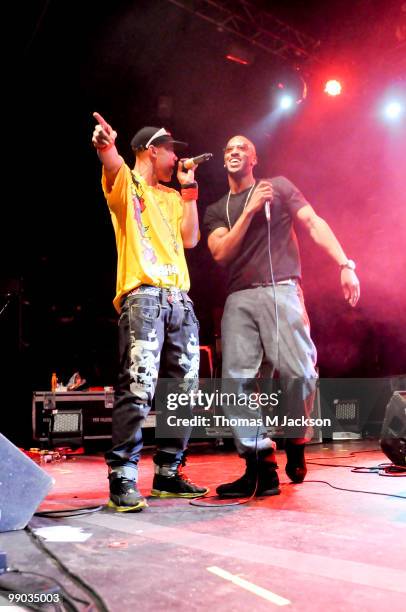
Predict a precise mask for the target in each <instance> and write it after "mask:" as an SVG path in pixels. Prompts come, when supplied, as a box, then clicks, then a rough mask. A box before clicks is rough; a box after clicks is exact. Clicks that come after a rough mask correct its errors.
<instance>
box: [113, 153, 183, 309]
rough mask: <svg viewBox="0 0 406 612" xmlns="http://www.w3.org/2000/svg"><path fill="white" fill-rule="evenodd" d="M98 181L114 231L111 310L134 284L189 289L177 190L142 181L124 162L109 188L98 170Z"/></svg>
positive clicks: (181, 212) (180, 209)
mask: <svg viewBox="0 0 406 612" xmlns="http://www.w3.org/2000/svg"><path fill="white" fill-rule="evenodd" d="M132 176H133V177H134V179H135V183H134V181H133V180H132ZM102 187H103V191H104V195H105V197H106V200H107V204H108V206H109V209H110V214H111V220H112V223H113V227H114V232H115V235H116V245H117V285H116V296H115V298H114V300H113V304H114V307H115V308H116V310H117V311H118V312H120V302H121V298H122V297H123V296H124V295H126V294H127V293H128V292H129V291H131V290H132V289H135V288H136V287H138V286H139V285H143V284H146V285H153V286H155V287H166V288H169V287H177V288H178V289H181V290H182V291H188V290H189V287H190V280H189V272H188V269H187V265H186V259H185V253H184V250H183V242H182V236H181V233H180V226H181V221H182V216H183V204H182V199H181V197H180V194H179V193H178V192H177V191H176V190H175V189H170V188H169V187H165V186H164V185H161V184H158V185H156V186H155V187H151V186H149V185H147V183H146V182H145V180H144V179H143V178H142V177H141V176H140V175H139V174H137V173H135V172H134V171H131V170H130V168H129V167H128V166H127V165H126V164H124V163H123V165H122V166H121V168H120V170H119V172H118V174H117V176H116V179H115V181H114V185H113V187H112V189H111V190H110V191H107V187H106V177H105V175H104V172H103V177H102Z"/></svg>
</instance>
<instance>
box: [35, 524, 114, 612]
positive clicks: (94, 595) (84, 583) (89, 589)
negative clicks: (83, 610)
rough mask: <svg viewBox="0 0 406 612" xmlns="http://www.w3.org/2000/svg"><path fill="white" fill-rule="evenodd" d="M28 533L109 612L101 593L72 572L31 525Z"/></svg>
mask: <svg viewBox="0 0 406 612" xmlns="http://www.w3.org/2000/svg"><path fill="white" fill-rule="evenodd" d="M25 529H26V530H27V531H28V533H29V534H30V536H31V537H32V539H33V540H34V542H35V543H36V544H37V546H39V548H40V549H41V550H42V551H43V552H45V553H46V554H47V555H48V556H49V557H50V558H51V559H53V561H55V563H56V564H57V565H58V567H59V568H60V569H61V570H62V572H63V573H64V574H66V575H67V576H68V577H69V578H70V579H71V580H72V582H74V583H75V584H76V585H77V586H79V588H81V589H82V590H84V591H85V592H86V593H87V594H88V595H90V596H91V597H92V598H93V600H94V602H95V604H96V607H97V609H98V610H99V611H100V612H109V609H108V607H107V605H106V603H105V602H104V600H103V598H102V597H101V595H99V594H98V593H97V591H96V590H95V589H94V588H93V587H91V586H90V584H88V583H87V582H86V581H85V580H83V579H82V578H81V577H80V576H78V575H77V574H75V573H74V572H72V571H71V570H70V569H69V568H68V567H67V565H65V564H64V563H63V561H61V560H60V559H59V557H58V556H57V555H55V553H53V552H52V550H50V549H49V548H48V547H47V546H46V545H45V544H44V542H43V541H42V540H41V538H39V537H38V536H37V535H36V534H35V533H34V531H33V530H32V529H31V527H30V526H29V525H27V527H26V528H25Z"/></svg>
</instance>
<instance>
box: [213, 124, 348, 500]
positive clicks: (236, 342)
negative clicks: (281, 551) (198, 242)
mask: <svg viewBox="0 0 406 612" xmlns="http://www.w3.org/2000/svg"><path fill="white" fill-rule="evenodd" d="M256 164H257V157H256V151H255V146H254V145H253V143H252V142H251V141H250V140H248V139H247V138H245V137H244V136H234V137H233V138H231V139H230V140H229V142H228V143H227V145H226V148H225V153H224V166H225V168H226V170H227V174H228V182H229V187H230V189H229V192H228V194H226V195H225V196H224V197H223V198H221V199H220V200H219V201H218V202H216V203H215V204H212V205H211V206H209V207H208V208H207V210H206V214H205V219H204V224H205V227H206V230H207V231H208V234H209V237H208V246H209V249H210V251H211V254H212V255H213V258H214V260H215V261H216V262H218V263H219V264H220V265H222V266H225V267H227V269H228V292H229V295H228V298H227V301H226V304H225V308H224V313H223V318H222V324H221V339H222V359H223V365H222V378H223V381H224V382H225V383H226V382H227V381H231V380H238V381H239V382H240V383H241V384H240V386H238V385H237V386H236V387H235V388H237V387H238V388H241V389H243V388H244V386H245V388H248V386H249V381H252V379H254V378H255V377H256V376H257V375H258V371H259V369H260V367H261V364H262V362H263V361H265V362H267V363H268V364H271V365H272V368H273V371H275V370H277V371H278V373H279V376H280V379H281V381H285V386H284V391H286V398H285V401H286V409H287V414H288V416H294V417H297V416H303V417H304V418H306V417H309V415H310V413H311V410H312V406H313V399H314V392H315V387H316V384H315V383H316V379H317V373H316V370H315V364H316V349H315V346H314V344H313V342H312V340H311V338H310V328H309V320H308V317H307V313H306V309H305V306H304V301H303V294H302V290H301V285H300V280H301V267H300V257H299V249H298V243H297V238H296V234H295V232H294V229H293V221H295V220H298V221H300V222H301V223H302V224H303V225H304V227H305V228H306V229H307V230H308V232H309V234H310V236H311V237H312V239H313V240H314V241H315V242H316V244H318V245H319V246H320V247H321V248H322V249H323V250H324V251H325V252H326V253H327V254H329V255H330V256H331V257H332V258H333V259H334V261H335V262H336V263H337V265H338V266H339V269H340V275H341V286H342V289H343V292H344V297H345V299H346V300H347V301H348V302H349V303H350V304H351V306H355V305H356V303H357V301H358V299H359V281H358V278H357V276H356V275H355V272H354V269H355V264H354V262H353V261H352V260H350V259H348V258H347V256H346V255H345V253H344V251H343V249H342V247H341V245H340V243H339V242H338V240H337V238H336V237H335V235H334V233H333V232H332V230H331V228H330V227H329V226H328V224H327V223H326V222H325V221H324V220H323V219H322V218H321V217H319V216H318V215H317V214H316V213H315V211H314V210H313V208H312V207H311V205H310V204H309V203H308V202H307V201H306V200H305V198H304V197H303V195H302V194H301V193H300V191H299V190H298V189H297V188H296V187H295V185H293V183H291V181H289V180H288V179H286V178H285V177H276V178H272V179H261V180H259V181H256V180H255V178H254V175H253V169H254V167H255V165H256ZM247 385H248V386H247ZM282 387H283V385H282ZM224 411H225V413H226V416H230V417H234V416H237V417H238V416H239V415H241V414H242V412H241V410H240V408H239V407H238V406H234V407H233V408H232V409H231V410H230V409H228V412H226V410H224ZM243 420H244V419H241V422H243ZM229 421H231V422H232V423H234V422H235V423H237V424H236V425H234V424H232V425H230V426H231V429H232V430H233V434H234V440H235V444H236V447H237V451H238V453H239V455H240V456H241V457H243V458H244V459H245V461H246V471H245V473H244V475H243V476H242V477H241V478H239V479H238V480H236V481H235V482H232V483H228V484H223V485H220V486H219V487H218V488H217V493H218V494H219V495H220V496H222V497H242V496H245V495H251V494H253V493H254V491H255V487H256V486H257V489H256V494H257V495H276V494H278V493H279V492H280V489H279V479H278V475H277V472H276V467H277V465H276V461H275V454H274V443H273V442H272V440H271V439H270V438H269V436H268V434H267V431H266V429H265V427H261V426H258V428H257V430H256V431H255V428H254V431H252V428H251V429H250V430H249V431H248V433H247V429H246V428H245V427H243V426H242V425H240V424H239V423H240V420H239V419H238V418H237V419H229ZM285 435H286V438H287V439H286V447H285V448H286V454H287V464H286V473H287V475H288V476H289V478H290V479H291V480H292V481H293V482H302V481H303V479H304V477H305V475H306V463H305V458H304V447H305V442H306V441H307V440H308V439H309V438H310V437H311V434H310V431H309V430H307V431H306V427H303V428H301V429H300V431H299V430H298V429H297V428H296V429H293V430H291V431H286V430H285Z"/></svg>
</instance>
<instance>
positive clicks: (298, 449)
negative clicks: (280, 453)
mask: <svg viewBox="0 0 406 612" xmlns="http://www.w3.org/2000/svg"><path fill="white" fill-rule="evenodd" d="M285 451H286V457H287V460H288V461H287V463H286V467H285V472H286V474H287V475H288V476H289V478H290V479H291V481H292V482H295V483H300V482H303V481H304V479H305V476H306V474H307V468H306V459H305V454H304V453H305V444H294V442H293V440H289V439H288V440H286V445H285Z"/></svg>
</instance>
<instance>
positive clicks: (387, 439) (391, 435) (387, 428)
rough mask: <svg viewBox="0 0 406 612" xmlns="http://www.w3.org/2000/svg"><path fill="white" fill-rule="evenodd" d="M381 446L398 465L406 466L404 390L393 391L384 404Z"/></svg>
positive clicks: (405, 393)
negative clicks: (386, 403) (385, 404)
mask: <svg viewBox="0 0 406 612" xmlns="http://www.w3.org/2000/svg"><path fill="white" fill-rule="evenodd" d="M381 448H382V450H383V452H384V453H385V455H386V456H387V457H388V458H389V459H390V460H391V461H392V463H394V464H395V465H398V466H400V467H403V468H404V467H406V391H395V392H394V394H393V395H392V397H391V399H390V401H389V404H388V405H387V406H386V410H385V419H384V422H383V425H382V431H381Z"/></svg>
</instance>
